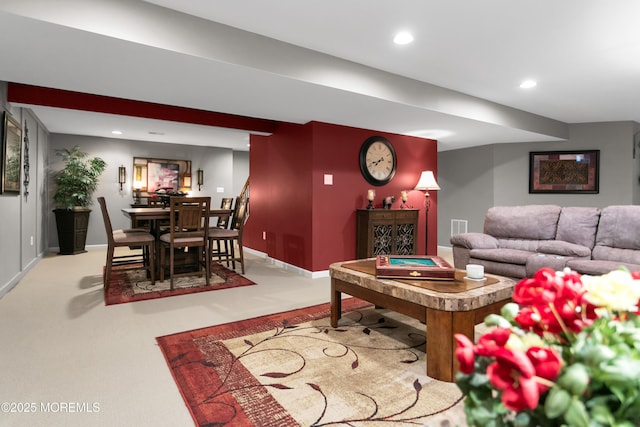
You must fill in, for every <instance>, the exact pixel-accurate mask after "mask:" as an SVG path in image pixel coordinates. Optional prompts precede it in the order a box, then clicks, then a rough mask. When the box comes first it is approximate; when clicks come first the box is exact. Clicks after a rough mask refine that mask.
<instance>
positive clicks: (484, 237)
mask: <svg viewBox="0 0 640 427" xmlns="http://www.w3.org/2000/svg"><path fill="white" fill-rule="evenodd" d="M451 244H452V245H455V246H462V247H464V248H467V249H498V240H497V239H496V238H495V237H493V236H490V235H488V234H484V233H461V234H456V235H455V236H451Z"/></svg>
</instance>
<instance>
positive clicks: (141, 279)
mask: <svg viewBox="0 0 640 427" xmlns="http://www.w3.org/2000/svg"><path fill="white" fill-rule="evenodd" d="M211 272H212V273H213V275H212V277H211V278H210V279H209V286H207V285H206V284H205V279H204V277H197V276H193V277H180V278H177V279H175V281H174V285H173V288H174V289H173V290H171V289H170V288H169V287H170V284H169V278H168V277H165V280H164V282H160V281H158V280H156V283H155V285H151V282H150V281H149V280H148V279H147V276H146V272H144V271H142V270H128V271H118V270H112V272H111V284H110V285H109V291H108V292H107V293H106V294H105V296H104V303H105V305H112V304H122V303H125V302H134V301H143V300H149V299H154V298H165V297H173V296H176V295H185V294H193V293H196V292H207V291H216V290H219V289H228V288H235V287H238V286H249V285H255V284H256V283H255V282H252V281H251V280H249V279H247V278H246V277H244V276H242V275H240V274H238V273H236V272H235V271H233V270H229V269H228V268H226V267H224V266H222V265H220V264H217V263H215V264H212V265H211Z"/></svg>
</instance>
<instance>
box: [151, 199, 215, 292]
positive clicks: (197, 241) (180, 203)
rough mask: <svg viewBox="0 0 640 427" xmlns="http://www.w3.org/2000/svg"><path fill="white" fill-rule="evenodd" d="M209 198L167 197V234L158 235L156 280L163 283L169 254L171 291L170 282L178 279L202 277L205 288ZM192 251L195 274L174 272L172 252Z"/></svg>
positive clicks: (193, 271)
mask: <svg viewBox="0 0 640 427" xmlns="http://www.w3.org/2000/svg"><path fill="white" fill-rule="evenodd" d="M210 207H211V197H171V198H169V223H170V227H169V232H168V233H165V234H162V235H160V244H161V245H162V247H161V250H160V280H161V281H164V276H165V267H166V266H167V265H166V253H167V251H168V252H169V266H168V267H169V276H170V280H171V289H173V285H174V279H175V278H176V277H182V276H194V275H197V276H203V275H204V276H205V283H206V284H207V285H209V273H210V271H211V269H210V262H211V259H210V257H209V250H208V243H209V215H210V213H209V211H210V210H211V209H210ZM189 248H195V249H196V253H195V254H194V255H195V260H194V263H193V264H194V267H196V269H195V270H191V271H184V272H176V269H175V265H176V263H175V257H176V250H177V249H183V250H184V251H185V252H188V251H189Z"/></svg>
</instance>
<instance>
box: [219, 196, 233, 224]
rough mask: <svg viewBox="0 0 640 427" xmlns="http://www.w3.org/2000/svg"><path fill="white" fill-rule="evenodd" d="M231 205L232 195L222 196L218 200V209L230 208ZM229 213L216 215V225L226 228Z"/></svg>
mask: <svg viewBox="0 0 640 427" xmlns="http://www.w3.org/2000/svg"><path fill="white" fill-rule="evenodd" d="M232 205H233V197H223V198H222V201H221V202H220V209H229V210H230V209H231V206H232ZM230 217H231V215H220V216H219V217H218V222H217V223H216V227H218V228H227V227H228V226H229V218H230Z"/></svg>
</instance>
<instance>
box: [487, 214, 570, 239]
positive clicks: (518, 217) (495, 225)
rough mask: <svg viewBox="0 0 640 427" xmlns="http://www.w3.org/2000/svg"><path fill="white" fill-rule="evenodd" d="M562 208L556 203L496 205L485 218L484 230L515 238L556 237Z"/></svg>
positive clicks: (491, 233)
mask: <svg viewBox="0 0 640 427" xmlns="http://www.w3.org/2000/svg"><path fill="white" fill-rule="evenodd" d="M561 209H562V208H561V207H560V206H556V205H526V206H494V207H492V208H489V210H488V211H487V214H486V215H485V218H484V232H485V233H486V234H490V235H492V236H494V237H506V238H514V239H534V240H550V239H555V237H556V230H557V226H558V218H559V216H560V210H561Z"/></svg>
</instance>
